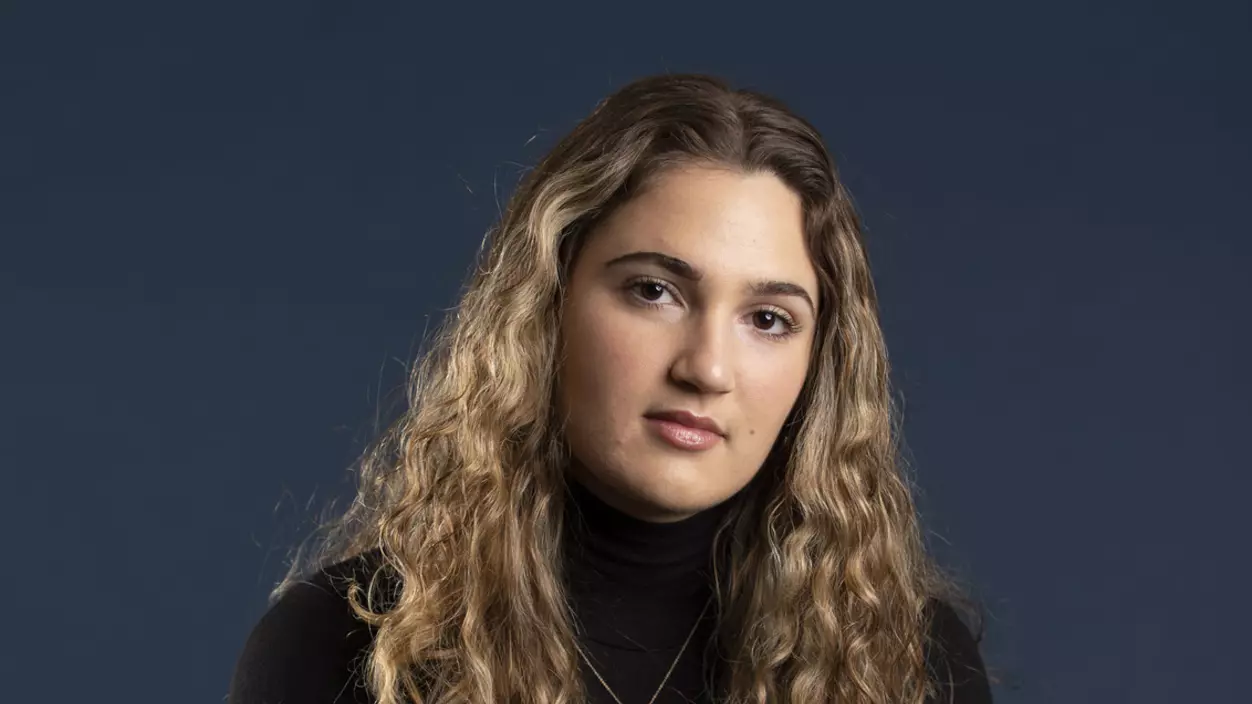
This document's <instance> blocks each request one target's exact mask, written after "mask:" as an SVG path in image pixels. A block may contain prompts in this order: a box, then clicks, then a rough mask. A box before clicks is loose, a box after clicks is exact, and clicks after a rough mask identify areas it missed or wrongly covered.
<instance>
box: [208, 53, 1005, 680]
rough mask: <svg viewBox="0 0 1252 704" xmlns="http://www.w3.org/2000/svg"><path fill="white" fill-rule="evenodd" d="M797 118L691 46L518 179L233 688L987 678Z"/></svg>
mask: <svg viewBox="0 0 1252 704" xmlns="http://www.w3.org/2000/svg"><path fill="white" fill-rule="evenodd" d="M877 315H878V312H877V299H876V294H875V289H874V285H873V283H872V280H871V276H870V270H869V264H868V259H867V256H866V252H865V249H864V247H863V244H862V239H861V232H860V226H859V224H858V221H857V217H856V215H855V213H854V210H853V207H852V203H851V200H850V198H849V196H848V194H847V192H846V191H845V190H844V188H843V186H842V185H841V184H840V182H839V180H838V178H837V175H836V171H835V168H834V166H833V164H832V162H831V159H830V156H829V155H828V153H827V150H826V148H825V147H824V146H823V143H822V140H821V138H820V136H819V135H818V133H817V131H816V130H815V129H814V128H813V127H812V126H810V125H809V124H808V123H807V122H805V121H804V120H802V119H800V118H798V117H796V116H795V115H793V114H792V113H790V112H789V111H788V110H787V109H786V108H785V107H784V106H782V105H781V104H779V103H778V102H777V101H775V100H773V99H771V98H768V97H766V96H762V95H760V94H756V93H752V92H747V91H736V90H732V89H730V88H728V87H727V86H726V85H724V84H723V83H722V82H720V81H718V80H716V79H713V78H709V77H705V76H697V75H670V76H660V77H653V78H647V79H643V80H639V81H636V82H634V83H632V84H630V85H627V86H626V87H624V88H623V89H621V90H620V91H619V92H617V93H616V94H615V95H613V96H611V97H610V98H608V99H607V100H605V101H604V102H603V103H601V104H600V105H599V107H598V108H597V109H596V110H595V111H594V112H593V113H592V114H591V115H590V116H589V117H588V118H587V119H585V120H584V121H583V122H582V123H581V124H580V125H578V127H577V128H575V129H574V130H573V132H572V133H571V134H569V135H568V136H567V137H566V138H565V139H563V140H562V141H561V142H560V143H559V144H558V145H557V146H556V148H555V149H554V150H553V151H552V152H551V153H550V154H549V155H548V156H547V157H546V158H545V159H544V160H543V162H542V163H541V164H540V165H539V166H538V167H537V168H536V169H535V170H534V171H532V172H531V173H529V174H528V175H527V177H526V178H525V180H524V181H523V182H522V183H521V184H520V186H519V187H518V190H517V192H516V194H515V195H514V196H513V198H512V200H511V201H510V203H509V206H508V209H507V210H506V212H505V213H504V214H503V218H502V221H501V223H500V224H499V226H498V228H497V229H496V230H495V231H494V232H493V237H492V242H491V247H490V250H489V251H488V253H487V257H486V262H485V266H482V267H480V268H478V269H477V270H476V271H475V273H474V275H473V277H472V280H471V282H470V285H469V287H468V289H467V290H466V292H465V294H464V297H463V299H462V301H461V304H460V306H459V307H458V308H457V310H456V315H455V316H451V317H449V318H448V319H447V320H446V322H445V324H444V325H445V327H444V328H443V329H442V330H441V333H440V335H439V336H438V338H437V344H436V345H435V346H434V348H433V349H432V352H431V353H430V354H428V355H426V356H425V358H424V359H423V360H422V362H421V364H420V366H418V368H417V371H416V373H415V375H414V377H413V379H412V392H411V398H410V410H409V412H408V413H407V414H406V415H405V416H404V417H403V418H402V419H401V420H400V422H398V423H397V424H396V425H395V426H394V427H393V428H392V429H391V430H390V431H389V432H388V433H387V435H386V436H385V437H384V438H383V439H382V441H381V442H380V443H379V444H378V446H377V447H376V448H375V449H373V450H372V451H371V452H370V453H369V454H368V455H367V456H366V457H365V459H364V460H363V462H362V467H361V480H362V481H361V488H360V495H359V496H358V500H357V501H356V502H355V503H354V504H353V506H352V507H351V509H350V510H349V511H348V512H347V514H346V515H345V516H344V517H343V519H342V520H341V521H340V522H338V523H337V524H336V525H334V526H333V527H332V528H333V530H332V532H331V533H330V535H329V540H327V541H326V543H325V546H324V549H323V551H322V554H321V556H320V559H319V560H318V561H317V563H316V564H317V565H319V566H320V569H317V570H314V571H312V575H311V576H308V577H307V578H306V579H301V577H305V576H306V575H304V574H303V573H302V572H301V570H300V568H299V566H297V567H296V568H293V572H292V575H290V576H289V578H288V579H287V580H286V581H285V582H284V584H283V585H280V587H279V589H278V590H276V597H277V598H276V601H275V603H274V604H273V605H272V607H271V608H270V610H269V612H267V614H266V615H265V616H264V617H263V618H262V620H261V621H260V623H259V624H257V626H256V627H255V629H254V630H253V632H252V634H251V636H250V637H249V639H248V641H247V644H246V645H245V647H244V651H243V654H242V656H241V658H240V661H239V664H238V667H237V670H236V673H235V678H234V681H233V683H232V691H231V698H230V700H231V702H233V703H234V704H261V703H262V702H299V703H301V704H303V703H306V702H379V703H381V704H398V703H399V702H554V703H555V702H583V701H590V702H616V703H617V704H626V703H629V704H635V703H639V704H643V703H644V702H656V703H660V702H690V701H708V702H711V701H719V702H744V703H746V702H770V703H773V702H790V703H795V704H799V703H801V702H829V701H839V702H848V703H851V702H883V703H886V702H890V703H892V704H897V703H899V702H924V701H935V702H937V701H956V702H986V701H990V694H989V690H988V685H987V679H986V676H985V674H984V671H983V665H982V662H981V659H980V657H979V654H978V649H977V645H976V642H975V640H974V638H973V636H972V635H971V633H970V631H969V630H968V629H967V628H966V626H965V625H964V624H963V622H962V621H961V619H959V618H958V617H957V615H956V612H955V611H954V610H953V608H952V606H953V605H954V604H956V603H958V602H957V600H956V597H955V594H956V592H955V591H954V590H953V589H952V588H951V587H950V586H948V584H947V583H946V582H945V581H944V580H943V579H942V577H941V574H940V572H939V571H938V569H937V568H936V567H935V566H934V564H933V563H932V561H931V560H930V559H929V558H928V556H927V555H926V553H925V552H924V549H923V545H922V542H921V540H920V536H919V529H918V523H917V519H916V516H915V509H914V505H913V502H912V499H911V497H910V493H909V488H908V484H907V483H906V481H905V480H904V478H903V477H902V474H901V472H900V467H899V461H898V458H897V454H896V447H895V441H896V438H895V436H894V435H893V429H894V427H895V425H894V424H893V419H894V416H893V409H892V406H891V403H890V392H889V383H888V363H887V354H886V348H885V346H884V342H883V337H882V331H881V329H880V327H879V321H878V318H877Z"/></svg>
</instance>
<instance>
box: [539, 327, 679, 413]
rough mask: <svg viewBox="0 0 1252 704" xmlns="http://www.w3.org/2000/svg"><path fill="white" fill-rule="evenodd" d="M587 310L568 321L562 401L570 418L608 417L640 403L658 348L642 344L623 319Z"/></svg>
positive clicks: (634, 331) (635, 330)
mask: <svg viewBox="0 0 1252 704" xmlns="http://www.w3.org/2000/svg"><path fill="white" fill-rule="evenodd" d="M590 308H592V307H590V306H589V307H586V308H582V309H579V310H573V311H570V312H571V313H572V314H571V315H570V316H569V317H568V318H567V322H568V325H567V327H566V330H565V333H566V358H565V367H564V374H563V381H562V384H563V387H565V388H564V396H565V397H566V398H567V399H568V402H569V409H568V410H569V411H570V412H571V413H574V414H586V415H587V416H602V415H611V414H612V412H613V409H614V408H621V407H630V406H632V405H635V404H637V403H638V402H639V401H640V397H641V396H642V395H643V391H644V390H643V386H644V382H645V379H644V377H645V376H646V375H647V370H648V369H649V368H650V366H651V365H652V363H653V360H651V356H652V355H654V354H655V352H656V350H657V347H658V346H656V345H652V346H649V345H645V344H641V340H643V339H646V338H642V337H641V336H640V334H639V331H638V330H637V329H634V328H632V326H631V325H630V324H629V320H627V319H626V318H625V317H624V316H621V315H614V314H613V313H611V312H610V313H606V312H604V308H599V309H598V311H599V312H597V311H596V310H591V309H590Z"/></svg>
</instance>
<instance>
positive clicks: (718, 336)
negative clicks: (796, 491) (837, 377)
mask: <svg viewBox="0 0 1252 704" xmlns="http://www.w3.org/2000/svg"><path fill="white" fill-rule="evenodd" d="M648 253H657V254H659V255H664V256H665V257H670V258H672V259H671V260H669V264H670V265H669V266H668V267H667V266H666V264H665V263H664V260H659V259H657V258H655V257H653V256H652V255H651V254H648ZM683 263H685V264H683ZM686 267H689V269H690V271H688V272H687V274H688V275H684V274H683V273H682V271H681V269H683V268H686ZM693 272H694V276H695V277H696V278H698V280H694V279H693V278H691V275H692V274H693ZM761 282H781V283H782V284H784V285H782V286H778V285H775V286H773V287H772V288H769V287H766V288H758V289H757V290H753V288H752V285H753V284H755V283H761ZM817 290H818V289H817V275H816V272H815V271H814V270H813V267H812V263H811V262H810V260H809V256H808V252H807V249H806V247H805V243H804V229H803V213H802V210H801V203H800V199H799V197H798V196H797V195H796V194H795V193H793V192H792V191H791V190H790V189H789V188H788V187H787V186H786V185H785V184H784V183H783V182H782V181H781V180H779V179H778V178H777V177H776V176H773V175H763V174H755V175H744V174H741V173H737V172H732V171H726V170H719V169H712V168H706V167H687V168H683V169H680V170H671V171H668V172H666V173H664V174H663V175H662V176H660V177H659V178H658V179H656V180H655V181H654V182H653V185H652V187H651V188H650V189H648V190H646V191H645V192H644V193H642V194H641V195H639V196H638V197H637V198H635V199H633V200H631V201H630V202H628V203H626V204H625V205H623V206H622V207H621V208H619V209H618V210H617V211H616V212H615V213H613V214H612V216H610V217H609V218H608V219H607V220H606V221H604V222H603V223H602V224H601V226H600V227H598V228H596V229H595V230H594V231H593V232H591V233H588V240H587V241H586V242H585V243H584V245H583V249H582V251H581V252H580V253H579V255H578V258H577V260H576V262H575V263H574V267H573V271H572V272H571V273H570V281H569V287H568V291H567V293H568V296H567V298H566V300H565V304H564V305H565V309H564V317H563V321H562V329H561V334H562V339H563V342H564V348H565V357H564V360H563V362H562V366H561V369H560V374H559V379H558V403H559V404H560V411H561V412H562V413H564V414H565V415H566V417H567V441H568V442H569V446H570V451H571V454H572V457H573V462H572V464H571V468H570V471H571V472H573V473H574V474H575V476H576V478H577V479H579V480H580V481H581V482H582V483H583V484H585V485H586V486H587V487H588V489H590V490H591V491H592V492H593V493H595V494H596V495H597V496H599V497H600V498H601V499H603V500H604V501H605V502H607V503H609V504H610V505H612V506H615V507H617V508H618V509H620V510H622V511H625V512H626V513H629V514H631V515H634V516H636V517H638V518H642V519H644V520H649V521H662V522H663V521H675V520H680V519H682V518H685V517H687V516H689V515H691V514H694V513H696V512H698V511H701V510H704V509H706V508H709V507H712V506H715V505H717V504H719V503H721V502H723V501H725V500H726V499H728V498H730V497H731V496H733V495H734V494H735V493H736V492H738V491H739V490H740V489H742V488H743V487H744V486H745V485H747V483H748V482H749V481H751V479H752V478H753V477H754V476H755V475H756V473H757V472H758V471H759V469H760V467H761V465H762V463H763V462H764V461H765V458H766V456H767V455H768V454H769V451H770V448H771V447H772V446H773V444H774V441H775V439H776V438H777V437H778V433H779V431H780V429H781V427H782V424H783V422H784V421H785V420H786V418H787V415H788V413H790V411H791V409H792V406H793V405H794V404H795V401H796V398H797V397H798V396H799V393H800V389H801V387H802V386H803V384H804V379H805V375H806V373H807V371H808V359H809V350H810V348H811V347H812V344H813V338H814V330H815V328H816V321H817V318H816V311H815V310H814V308H813V307H811V306H810V304H809V302H807V301H806V300H805V297H804V295H796V294H798V293H802V294H805V295H807V298H808V300H809V301H812V305H813V306H816V305H817V303H818V296H817ZM789 322H790V323H794V324H795V325H796V326H798V327H799V328H800V329H799V331H797V332H793V331H792V330H791V328H790V325H789ZM668 410H685V411H689V412H691V413H693V414H696V415H699V416H706V417H708V418H710V419H712V420H714V421H715V422H716V424H717V425H718V426H719V427H720V429H721V431H722V434H721V435H716V436H714V439H713V441H712V442H711V443H708V444H707V445H706V446H704V447H703V448H702V449H692V448H690V447H685V448H684V447H679V446H677V445H676V444H675V442H674V441H672V440H669V439H667V438H666V434H667V430H668V431H669V433H670V434H671V436H673V435H677V436H679V437H678V444H681V440H682V438H683V437H687V436H690V433H684V430H683V429H682V427H681V426H679V427H677V428H676V427H674V426H673V425H669V426H667V425H666V424H664V423H660V422H658V421H655V420H651V419H649V418H648V417H647V416H649V415H653V414H655V413H657V412H662V411H668ZM697 439H698V438H697Z"/></svg>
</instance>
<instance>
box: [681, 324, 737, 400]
mask: <svg viewBox="0 0 1252 704" xmlns="http://www.w3.org/2000/svg"><path fill="white" fill-rule="evenodd" d="M713 318H714V316H711V315H704V316H695V317H693V318H692V320H693V321H696V322H695V323H694V324H693V325H691V327H690V328H689V329H688V330H689V332H688V333H687V335H686V336H685V338H684V339H683V343H682V346H681V347H680V348H679V350H678V355H677V357H676V358H675V359H674V363H673V364H672V365H671V366H670V376H671V378H673V379H674V381H676V382H679V383H680V384H684V385H688V386H693V387H695V388H696V389H697V390H698V391H700V392H703V393H710V394H713V393H726V392H727V391H730V390H731V389H733V388H734V380H733V374H732V366H731V359H730V353H731V350H730V349H729V343H728V342H727V339H726V338H727V331H726V330H724V329H722V328H721V327H720V326H718V325H717V324H715V321H714V320H713Z"/></svg>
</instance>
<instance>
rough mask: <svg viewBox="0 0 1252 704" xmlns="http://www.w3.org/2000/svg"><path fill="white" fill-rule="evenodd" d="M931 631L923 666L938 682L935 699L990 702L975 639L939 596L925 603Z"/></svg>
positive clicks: (954, 702) (975, 703)
mask: <svg viewBox="0 0 1252 704" xmlns="http://www.w3.org/2000/svg"><path fill="white" fill-rule="evenodd" d="M927 615H928V617H929V619H930V632H929V637H928V638H927V643H926V667H927V669H929V670H930V673H931V675H932V676H933V677H934V678H935V681H936V683H937V684H938V690H939V691H938V696H937V697H936V698H935V699H934V700H932V701H935V702H951V703H952V704H990V702H991V685H990V684H989V682H988V680H987V672H986V669H985V667H984V665H983V661H982V655H981V654H980V653H979V651H978V639H976V638H975V637H974V634H973V633H972V632H971V631H970V629H969V627H968V626H966V625H965V622H964V621H962V620H961V617H960V616H959V615H958V614H957V612H956V610H955V609H953V608H952V606H951V605H949V604H948V603H946V602H944V601H940V600H938V599H931V600H930V602H929V603H928V604H927Z"/></svg>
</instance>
